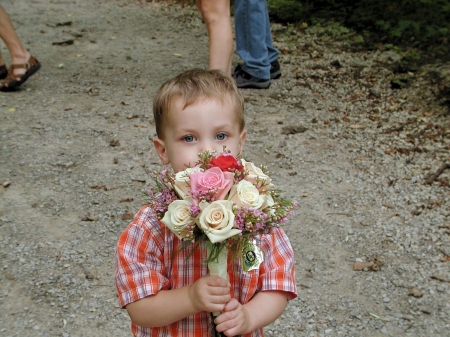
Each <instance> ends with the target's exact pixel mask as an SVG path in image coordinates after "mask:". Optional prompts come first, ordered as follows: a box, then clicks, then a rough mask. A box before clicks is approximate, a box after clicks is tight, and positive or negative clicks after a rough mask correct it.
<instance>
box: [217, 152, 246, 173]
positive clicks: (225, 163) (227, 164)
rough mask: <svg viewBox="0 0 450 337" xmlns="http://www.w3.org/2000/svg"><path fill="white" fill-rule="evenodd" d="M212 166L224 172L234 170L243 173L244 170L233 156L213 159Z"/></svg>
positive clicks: (221, 156)
mask: <svg viewBox="0 0 450 337" xmlns="http://www.w3.org/2000/svg"><path fill="white" fill-rule="evenodd" d="M210 164H211V166H213V167H218V168H220V169H221V170H222V171H223V172H229V171H233V170H238V171H242V170H243V169H244V166H242V165H241V164H240V163H239V162H238V161H237V160H236V158H234V157H233V156H224V155H220V156H218V157H217V158H213V159H211V162H210Z"/></svg>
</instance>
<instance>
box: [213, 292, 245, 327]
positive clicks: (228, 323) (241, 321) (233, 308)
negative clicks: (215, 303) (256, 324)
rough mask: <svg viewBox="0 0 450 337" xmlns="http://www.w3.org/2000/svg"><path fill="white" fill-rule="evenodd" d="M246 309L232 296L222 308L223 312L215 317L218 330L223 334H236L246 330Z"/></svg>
mask: <svg viewBox="0 0 450 337" xmlns="http://www.w3.org/2000/svg"><path fill="white" fill-rule="evenodd" d="M246 322H248V319H247V311H246V310H245V309H244V307H243V305H242V304H241V303H239V301H238V300H237V299H235V298H232V299H231V300H230V302H228V303H227V304H226V306H225V308H224V309H223V313H222V314H221V315H219V316H218V317H217V318H216V319H215V323H216V324H217V326H216V329H217V331H218V332H223V333H224V334H225V336H236V335H240V334H242V333H244V332H245V331H246V330H247V327H246Z"/></svg>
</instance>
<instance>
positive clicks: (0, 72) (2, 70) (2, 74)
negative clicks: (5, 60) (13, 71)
mask: <svg viewBox="0 0 450 337" xmlns="http://www.w3.org/2000/svg"><path fill="white" fill-rule="evenodd" d="M6 76H8V68H6V66H5V65H4V64H3V65H1V66H0V80H3V79H4V78H6Z"/></svg>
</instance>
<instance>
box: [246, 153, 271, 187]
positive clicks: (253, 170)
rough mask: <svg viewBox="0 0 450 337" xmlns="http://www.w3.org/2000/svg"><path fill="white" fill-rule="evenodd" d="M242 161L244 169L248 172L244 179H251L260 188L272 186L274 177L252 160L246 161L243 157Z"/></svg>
mask: <svg viewBox="0 0 450 337" xmlns="http://www.w3.org/2000/svg"><path fill="white" fill-rule="evenodd" d="M241 163H242V165H243V166H244V170H245V171H246V172H247V173H248V174H247V175H246V176H245V178H244V179H245V180H247V181H250V182H251V183H252V184H253V185H255V186H256V187H257V188H258V190H260V191H266V190H267V189H269V188H270V187H271V186H272V184H271V182H272V179H270V178H269V176H268V175H267V174H265V173H264V172H263V171H262V170H261V169H260V168H259V167H257V166H255V165H254V164H253V163H251V162H246V161H245V160H244V159H241Z"/></svg>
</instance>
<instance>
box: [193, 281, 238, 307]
mask: <svg viewBox="0 0 450 337" xmlns="http://www.w3.org/2000/svg"><path fill="white" fill-rule="evenodd" d="M189 299H190V301H191V303H192V305H193V306H194V308H195V310H196V311H197V312H200V311H207V312H216V311H222V310H224V308H225V305H226V304H227V303H228V301H230V299H231V295H230V282H228V281H227V280H225V279H224V278H222V277H220V276H211V275H208V276H203V277H201V278H200V279H198V280H197V281H195V282H194V283H193V284H192V285H191V286H190V288H189Z"/></svg>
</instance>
